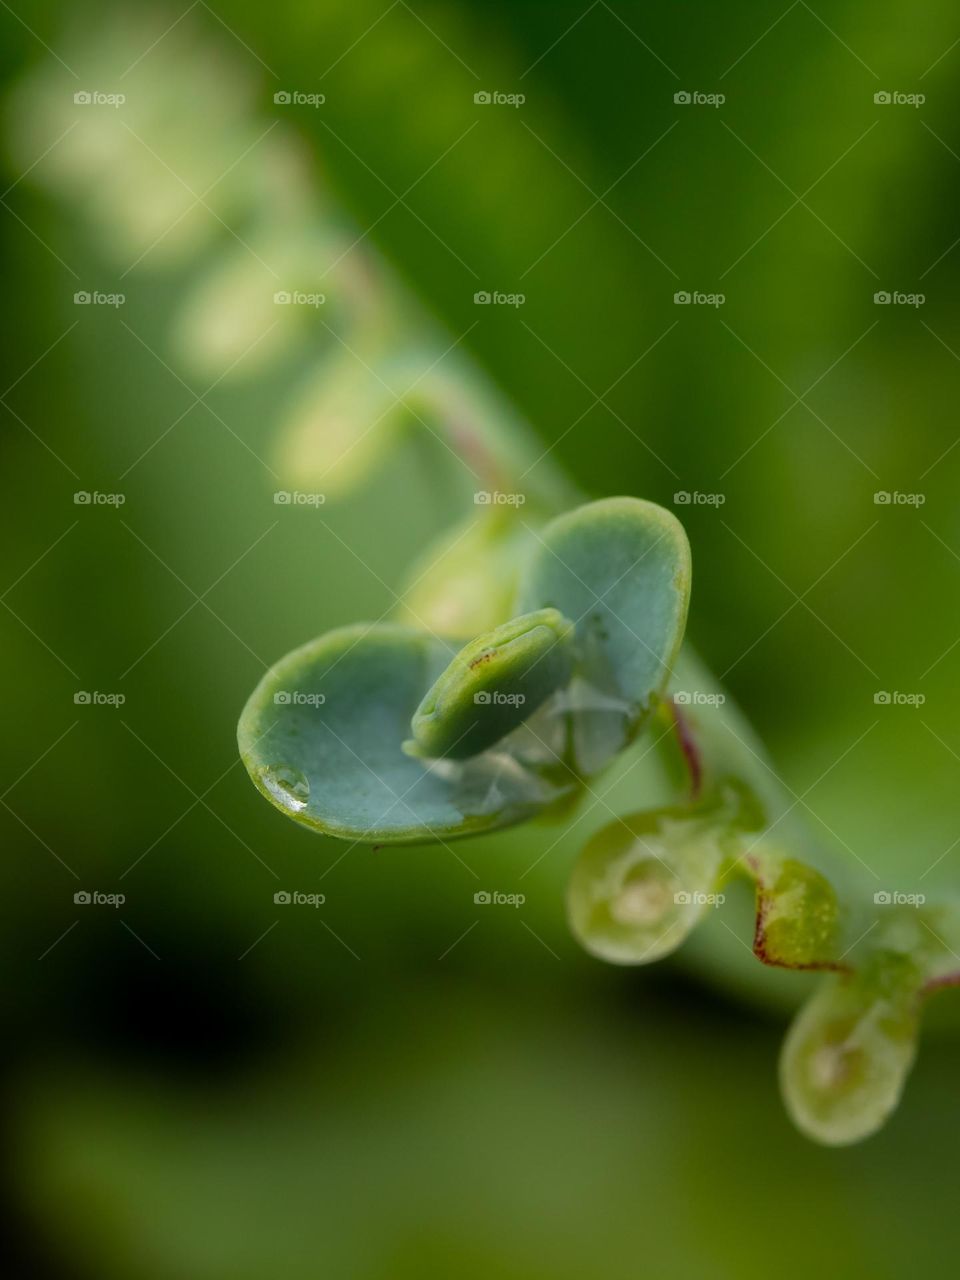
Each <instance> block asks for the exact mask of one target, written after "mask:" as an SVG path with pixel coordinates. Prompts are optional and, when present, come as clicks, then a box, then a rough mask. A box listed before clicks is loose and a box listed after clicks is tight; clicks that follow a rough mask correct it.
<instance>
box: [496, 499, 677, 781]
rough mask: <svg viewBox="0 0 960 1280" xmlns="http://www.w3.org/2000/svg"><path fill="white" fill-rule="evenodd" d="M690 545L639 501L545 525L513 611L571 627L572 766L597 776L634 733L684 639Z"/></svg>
mask: <svg viewBox="0 0 960 1280" xmlns="http://www.w3.org/2000/svg"><path fill="white" fill-rule="evenodd" d="M689 597H690V547H689V544H688V542H687V537H686V534H685V533H684V531H683V527H682V526H681V524H680V522H679V521H678V520H677V519H676V517H675V516H673V515H671V513H670V512H669V511H665V510H664V509H663V508H662V507H658V506H657V505H656V504H655V503H652V502H644V501H642V500H641V499H639V498H606V499H603V500H602V501H600V502H592V503H589V504H587V505H586V506H582V507H578V508H577V509H576V510H575V511H571V512H569V513H568V514H566V515H563V516H560V517H559V518H558V519H556V520H554V521H552V522H551V523H550V524H548V525H547V526H546V528H545V529H544V530H543V532H542V533H541V534H540V536H539V538H538V539H537V541H536V543H535V547H534V551H533V555H532V557H531V560H530V562H529V564H528V566H527V570H526V572H525V574H524V577H523V579H522V582H521V588H520V596H519V603H518V612H529V611H531V610H533V609H543V608H554V609H558V610H559V611H560V612H561V613H562V614H563V615H564V617H567V618H570V619H571V620H572V621H573V624H574V626H575V628H576V637H577V648H578V651H579V663H578V674H577V677H575V679H574V681H573V683H572V685H571V688H570V691H569V710H570V711H571V712H572V713H573V714H572V720H573V729H574V753H575V757H576V762H577V765H578V768H579V769H580V770H581V772H583V773H585V774H590V773H594V772H596V771H597V769H599V768H601V767H602V766H603V765H604V764H605V763H606V762H607V761H608V760H609V759H610V758H611V757H612V756H613V755H615V754H616V752H618V751H619V750H621V748H622V747H624V746H625V745H626V744H627V743H628V742H629V741H630V740H631V739H632V738H633V737H634V736H635V734H636V733H637V730H638V729H639V727H640V725H641V724H642V723H643V721H644V719H645V718H646V716H647V715H648V714H649V712H650V711H651V709H652V707H653V705H654V703H655V701H656V698H657V697H658V696H659V694H660V693H661V692H662V690H663V688H664V685H665V684H666V681H667V679H668V677H669V675H670V672H671V668H672V666H673V662H674V659H675V658H676V655H677V652H678V650H679V648H680V642H681V640H682V639H683V630H684V625H685V623H686V617H687V605H688V603H689Z"/></svg>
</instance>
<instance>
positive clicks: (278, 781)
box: [260, 764, 310, 813]
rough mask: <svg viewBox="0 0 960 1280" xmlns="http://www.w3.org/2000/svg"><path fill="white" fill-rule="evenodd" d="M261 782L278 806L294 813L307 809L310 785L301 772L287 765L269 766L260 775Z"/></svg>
mask: <svg viewBox="0 0 960 1280" xmlns="http://www.w3.org/2000/svg"><path fill="white" fill-rule="evenodd" d="M260 778H261V781H262V782H263V785H264V786H265V787H266V788H267V790H268V791H269V792H270V794H271V795H272V796H273V798H274V799H275V800H276V801H277V803H278V804H281V805H282V806H283V807H284V808H285V809H290V810H291V811H292V812H293V813H299V812H300V810H301V809H305V808H306V807H307V801H308V800H309V798H310V783H309V782H308V781H307V779H306V778H305V777H304V775H303V774H302V773H301V772H300V770H299V769H294V768H292V767H291V766H290V765H286V764H269V765H267V767H266V768H265V769H263V770H262V771H261V773H260Z"/></svg>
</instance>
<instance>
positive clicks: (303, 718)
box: [238, 624, 562, 844]
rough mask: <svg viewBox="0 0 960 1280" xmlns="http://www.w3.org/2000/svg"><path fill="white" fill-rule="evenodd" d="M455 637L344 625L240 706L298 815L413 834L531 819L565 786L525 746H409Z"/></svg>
mask: <svg viewBox="0 0 960 1280" xmlns="http://www.w3.org/2000/svg"><path fill="white" fill-rule="evenodd" d="M455 651H456V649H455V646H454V645H450V644H446V643H444V642H443V641H441V640H438V639H436V638H435V637H433V636H431V635H428V634H426V633H424V632H420V631H417V630H415V629H413V628H410V627H405V626H401V625H398V624H382V625H379V626H364V625H361V626H353V627H344V628H342V629H340V630H338V631H332V632H329V633H328V634H327V635H324V636H321V637H320V638H319V639H318V640H314V641H313V642H311V643H310V644H307V645H304V646H303V647H302V648H300V649H295V650H294V651H293V652H292V653H289V654H287V655H286V657H284V658H282V659H281V660H280V662H278V663H277V664H276V665H275V666H273V667H271V668H270V670H269V671H268V672H267V673H266V675H265V676H264V677H263V679H262V680H261V681H260V683H259V684H258V685H257V687H256V689H255V690H254V692H253V694H252V695H251V697H250V700H249V701H248V702H247V705H246V707H245V708H244V710H243V714H242V715H241V717H240V724H239V728H238V741H239V745H240V755H241V757H242V759H243V762H244V764H245V765H246V768H247V771H248V772H249V774H250V777H251V778H252V779H253V781H254V783H255V784H256V786H257V787H258V788H259V790H260V791H261V792H262V793H263V795H265V796H266V797H267V799H268V800H270V801H271V803H272V804H274V805H276V807H277V808H278V809H280V810H281V812H283V813H285V814H286V815H287V816H288V817H290V818H293V819H294V820H295V821H296V822H299V823H302V824H303V825H304V826H306V827H310V828H311V829H312V830H314V831H319V832H322V833H325V834H327V835H331V836H339V837H341V838H343V839H354V840H363V841H365V842H369V843H371V844H376V843H381V842H382V843H393V844H413V843H420V842H425V841H431V840H439V839H450V838H452V837H454V836H463V835H471V834H475V833H477V832H481V831H488V830H491V829H493V828H495V827H502V826H507V825H509V824H510V823H514V822H519V821H521V820H522V819H524V818H527V817H530V816H531V815H532V814H534V813H536V812H538V811H539V810H540V809H541V808H543V807H544V806H545V805H546V804H548V803H550V802H551V801H553V800H555V799H556V798H557V797H558V796H559V795H561V794H562V787H560V786H559V785H557V784H555V783H553V782H549V781H547V780H546V779H545V778H544V777H542V776H541V774H540V773H539V772H538V771H537V769H536V768H535V767H534V765H533V764H532V763H528V762H527V760H526V759H525V758H524V757H523V755H522V753H513V754H510V753H506V752H500V753H488V754H484V755H481V756H479V757H477V758H476V759H474V760H470V761H465V762H461V761H446V760H438V761H423V760H417V759H414V758H412V757H411V756H409V755H407V754H406V753H405V752H404V751H403V750H402V743H403V741H404V739H406V738H407V737H408V736H409V733H410V721H411V718H412V716H413V714H414V712H415V711H416V710H417V707H418V706H419V704H420V702H421V700H422V698H423V695H424V693H425V692H426V690H427V689H429V688H430V686H431V685H432V684H433V683H434V681H435V680H436V679H437V677H438V676H439V675H440V673H441V672H442V671H443V670H444V668H446V667H447V666H448V664H449V662H450V660H451V658H452V657H453V656H454V654H455Z"/></svg>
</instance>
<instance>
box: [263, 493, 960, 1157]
mask: <svg viewBox="0 0 960 1280" xmlns="http://www.w3.org/2000/svg"><path fill="white" fill-rule="evenodd" d="M494 519H495V520H497V521H498V519H499V518H494ZM524 523H526V522H524ZM527 528H528V530H529V532H530V534H531V536H529V537H528V538H527V539H526V541H525V542H524V543H523V544H522V545H523V554H522V555H521V556H519V559H520V560H521V561H522V563H520V564H519V565H518V564H517V558H518V557H515V558H514V562H513V569H514V572H515V574H516V578H517V581H516V585H515V588H514V590H513V593H512V598H513V603H512V606H509V607H507V606H505V605H504V604H503V596H502V593H501V594H498V593H496V592H493V593H491V597H490V599H489V600H488V602H487V603H488V605H489V606H490V608H489V611H488V612H485V611H484V610H483V609H477V607H476V606H477V602H476V601H474V602H473V607H472V608H471V609H470V610H469V611H468V612H469V613H470V614H471V615H472V616H473V617H474V618H475V619H478V618H481V617H483V619H484V621H486V622H487V623H492V624H494V625H491V626H489V628H488V629H486V630H484V631H482V632H481V633H480V634H479V635H476V636H473V637H472V638H470V639H468V640H467V641H466V643H464V639H463V637H462V636H454V635H450V636H440V635H437V634H436V633H434V632H433V630H432V629H428V624H427V623H426V622H423V623H422V625H421V626H416V625H413V624H410V623H396V622H393V623H381V624H377V625H372V626H357V627H348V628H344V629H341V630H338V631H334V632H332V633H330V634H329V635H327V636H323V637H321V638H320V639H319V640H317V641H314V642H313V643H312V644H308V645H306V646H304V647H303V648H301V649H297V650H294V652H293V653H291V654H289V655H288V656H287V657H286V658H284V659H282V660H281V661H280V662H279V663H278V664H276V665H275V666H274V667H273V668H271V669H270V670H269V671H268V672H267V674H266V675H265V676H264V677H263V679H262V680H261V681H260V683H259V685H258V686H257V688H256V689H255V690H254V692H253V694H252V695H251V697H250V700H249V701H248V703H247V705H246V707H245V709H244V712H243V715H242V716H241V719H240V727H239V742H240V750H241V755H242V756H243V760H244V763H245V765H246V767H247V769H248V771H249V773H250V775H251V777H252V778H253V780H254V782H255V783H256V785H257V786H258V787H259V789H260V790H261V791H262V792H263V794H264V795H265V796H266V797H267V798H268V799H269V800H271V802H272V803H273V804H275V805H276V806H277V807H278V808H279V809H281V810H282V811H283V812H284V813H286V814H287V815H288V816H289V817H291V818H293V819H294V820H295V821H297V822H300V823H302V824H304V825H306V826H308V827H310V828H312V829H313V830H316V831H320V832H324V833H326V834H328V835H333V836H338V837H341V838H344V839H350V840H354V841H367V842H370V843H376V844H405V843H419V842H424V841H430V840H442V841H446V840H449V839H451V838H453V837H455V836H468V835H473V834H477V833H480V832H483V831H491V830H494V829H496V828H499V827H506V826H509V825H511V824H514V823H517V822H522V821H524V820H527V819H530V818H533V817H536V816H537V815H538V814H541V813H549V812H551V811H554V810H557V809H560V810H561V811H563V810H564V809H565V808H566V807H571V806H572V805H574V804H575V803H576V801H577V799H578V798H579V797H580V796H581V795H582V794H583V793H584V792H585V791H589V790H591V780H592V779H594V778H595V777H596V775H598V774H599V773H601V772H603V771H605V770H608V769H610V767H611V765H612V764H613V762H615V761H617V760H618V759H622V758H624V757H628V756H629V753H630V751H631V748H632V744H634V743H635V742H637V740H638V738H640V737H641V735H642V736H643V737H647V736H648V734H647V733H645V730H649V731H650V734H652V735H654V743H655V745H656V747H657V749H658V751H659V752H660V755H661V773H662V780H661V785H660V788H659V790H658V794H657V796H656V801H657V802H656V803H654V804H652V805H651V807H648V808H645V809H643V808H641V809H636V810H634V809H630V810H628V811H625V812H623V813H618V814H617V816H616V817H614V819H613V820H612V821H611V822H609V823H608V824H607V825H606V826H605V827H603V828H602V829H600V830H599V831H597V832H595V833H594V834H593V835H592V836H591V837H590V838H589V839H588V841H587V842H586V845H585V847H584V848H583V851H582V853H581V854H580V857H579V858H578V860H577V862H576V864H575V866H574V867H573V870H572V874H571V877H570V881H569V888H568V895H567V903H568V916H569V922H570V927H571V930H572V932H573V933H574V935H575V936H576V938H577V939H578V940H579V942H580V943H581V944H582V945H583V947H584V948H585V949H586V950H587V951H589V952H590V953H591V954H593V955H595V956H597V957H599V958H600V959H602V960H606V961H609V962H611V963H614V964H621V965H638V964H644V963H649V962H651V961H653V960H657V959H659V958H661V957H664V956H667V955H669V954H671V953H672V952H674V951H676V950H677V949H678V948H679V947H680V946H681V944H682V943H683V941H684V939H685V938H687V937H688V936H689V935H690V933H691V932H692V931H693V930H694V929H695V928H696V927H697V926H698V924H700V923H701V922H703V921H704V920H705V919H706V918H707V917H708V916H709V913H710V908H711V907H712V906H713V905H715V904H716V903H717V902H718V901H723V899H724V896H725V894H724V891H725V889H726V887H727V886H728V885H730V884H731V883H732V882H733V881H734V880H737V879H740V880H743V881H746V882H747V883H748V884H749V885H750V886H751V887H752V889H753V892H754V896H755V911H754V916H755V925H754V936H753V940H752V950H753V953H754V955H755V957H756V959H757V960H759V961H761V962H763V963H764V964H766V965H771V966H776V967H781V968H784V969H794V970H820V971H823V972H824V974H825V975H826V977H825V978H824V979H823V980H822V984H821V986H820V988H819V990H818V991H817V993H816V994H815V995H814V997H813V998H812V999H811V1000H810V1001H809V1003H807V1004H806V1005H805V1006H804V1008H803V1009H802V1010H801V1011H800V1013H799V1014H798V1015H797V1017H796V1019H795V1021H794V1024H793V1026H792V1027H791V1029H790V1031H789V1033H788V1035H787V1038H786V1042H785V1045H784V1050H783V1057H782V1062H781V1084H782V1088H783V1093H784V1097H785V1100H786V1104H787V1108H788V1110H789V1112H790V1114H791V1116H792V1117H793V1119H794V1121H795V1122H796V1124H797V1125H798V1127H799V1128H801V1129H802V1130H803V1131H804V1132H805V1133H807V1134H808V1135H809V1136H811V1137H813V1138H815V1139H817V1140H819V1141H821V1142H824V1143H828V1144H843V1143H848V1142H852V1141H856V1140H858V1139H860V1138H863V1137H866V1136H868V1135H869V1134H871V1133H873V1132H874V1131H875V1130H876V1129H877V1128H878V1127H879V1126H880V1125H881V1124H882V1123H883V1121H884V1120H885V1119H886V1117H887V1116H888V1115H889V1113H890V1112H891V1111H892V1110H893V1108H894V1107H895V1106H896V1103H897V1100H898V1098H899V1095H900V1092H901V1090H902V1087H903V1084H904V1081H905V1078H906V1075H907V1073H908V1071H909V1069H910V1067H911V1065H912V1063H913V1059H914V1056H915V1042H916V1035H917V1030H918V1022H919V1013H920V1005H921V1001H922V999H923V997H924V996H925V995H926V994H928V993H929V992H930V991H932V990H934V989H936V988H937V987H938V986H941V985H944V984H946V983H950V982H953V981H955V973H954V968H953V966H955V965H956V956H955V948H956V947H957V946H958V945H960V939H958V937H957V936H956V935H957V925H956V916H955V913H954V912H953V911H952V910H948V909H946V908H943V907H941V908H939V909H936V910H934V911H931V912H926V911H924V910H920V911H918V910H917V909H916V907H914V906H904V907H896V906H893V907H886V908H885V911H884V914H883V916H882V918H881V919H879V920H878V918H877V916H876V903H875V901H874V898H873V895H872V892H870V891H868V889H867V887H866V886H865V885H862V884H859V883H858V882H857V880H856V878H855V877H853V876H852V875H851V872H850V869H849V868H848V867H847V866H846V865H845V864H844V863H841V862H840V861H839V860H837V859H835V858H834V857H832V856H830V855H827V854H825V852H824V851H823V850H822V849H820V848H819V847H818V846H817V845H816V844H815V843H813V842H812V841H811V839H810V837H809V835H808V833H807V832H806V831H805V830H804V829H803V828H802V827H801V826H800V825H799V824H798V823H797V822H796V821H795V819H794V813H793V811H794V809H795V804H794V803H792V802H791V797H790V795H789V793H787V792H786V791H785V790H784V788H783V787H782V785H781V784H780V783H779V781H778V779H777V777H776V775H775V773H774V772H773V770H772V769H771V767H770V766H769V765H768V764H767V762H766V761H765V759H764V756H763V753H762V750H761V748H760V746H759V744H757V743H756V742H755V740H754V738H753V735H752V733H751V731H750V729H749V727H748V726H747V725H746V724H745V723H744V722H743V720H742V718H741V717H740V715H739V713H738V712H737V711H736V710H735V709H734V708H733V707H732V706H731V705H730V704H729V702H728V701H727V699H726V698H725V696H723V695H722V694H721V693H720V692H719V690H717V688H716V686H715V685H714V683H713V681H712V680H711V678H710V676H709V674H708V673H707V672H706V671H705V670H704V669H703V667H702V665H701V664H700V663H699V661H698V660H697V658H696V657H695V655H693V654H692V652H690V650H689V648H684V649H683V651H682V652H681V641H682V637H683V630H684V624H685V620H686V614H687V604H688V599H689V593H690V555H689V548H688V545H687V540H686V537H685V535H684V532H683V530H682V528H681V526H680V525H679V523H678V521H677V520H676V519H675V517H674V516H673V515H671V514H670V513H669V512H667V511H665V510H663V509H662V508H660V507H657V506H655V505H654V504H652V503H649V502H644V501H641V500H639V499H637V498H629V497H620V498H608V499H605V500H602V501H599V502H592V503H587V504H586V505H583V506H579V507H576V508H575V509H573V510H572V511H569V512H567V513H566V514H563V515H561V516H559V517H557V518H555V519H553V520H550V521H548V522H546V523H545V524H543V525H542V526H541V527H540V528H539V529H532V528H530V526H529V525H528V526H527ZM510 536H512V535H511V534H510V533H508V532H507V531H506V530H505V529H504V527H503V525H502V522H497V523H496V524H495V528H494V529H493V530H492V531H491V537H490V541H489V542H488V543H484V542H483V541H482V540H481V541H479V542H477V543H476V544H475V545H474V547H473V549H472V564H471V574H472V580H473V581H475V582H478V583H482V582H483V581H484V577H485V571H484V569H483V562H484V561H485V560H486V561H489V564H488V565H487V569H489V568H490V565H491V564H492V565H499V566H500V568H501V570H502V569H503V561H502V558H500V553H501V550H502V548H501V546H500V544H501V542H502V540H503V539H504V538H505V537H510ZM433 586H434V590H435V591H436V593H437V594H436V595H435V596H434V597H432V598H431V596H430V594H429V592H426V591H421V594H420V597H419V602H420V605H421V606H422V608H423V609H424V612H425V613H426V614H428V615H429V616H431V617H443V616H450V617H455V616H457V610H456V609H454V610H452V611H451V612H450V613H449V615H445V610H444V607H443V595H444V592H445V591H446V590H447V589H448V587H449V568H447V569H446V570H445V571H444V572H443V573H439V574H437V575H436V578H435V581H434V583H433ZM498 610H501V611H505V612H507V613H508V614H509V616H507V617H506V618H504V619H502V620H499V621H498V617H497V611H498ZM691 688H695V689H697V690H698V692H699V694H700V696H699V697H698V698H697V699H696V700H691V698H690V696H689V692H683V691H689V690H690V689H691ZM674 690H676V691H677V692H676V696H673V693H672V691H674ZM618 789H619V790H620V791H622V790H623V780H622V779H621V782H620V783H619V784H618ZM612 790H615V789H613V788H612V789H611V791H612ZM608 794H610V792H608ZM652 798H653V797H651V799H652ZM871 908H872V910H871Z"/></svg>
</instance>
